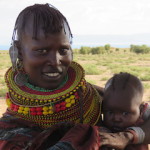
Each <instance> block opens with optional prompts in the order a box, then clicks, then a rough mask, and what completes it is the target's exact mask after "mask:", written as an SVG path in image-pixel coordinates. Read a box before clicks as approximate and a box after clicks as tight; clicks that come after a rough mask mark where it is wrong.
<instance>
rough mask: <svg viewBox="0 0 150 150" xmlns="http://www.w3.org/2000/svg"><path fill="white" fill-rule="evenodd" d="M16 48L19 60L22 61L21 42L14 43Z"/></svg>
mask: <svg viewBox="0 0 150 150" xmlns="http://www.w3.org/2000/svg"><path fill="white" fill-rule="evenodd" d="M14 47H15V48H16V49H17V50H18V59H19V60H22V59H23V57H22V50H21V45H20V43H19V41H14Z"/></svg>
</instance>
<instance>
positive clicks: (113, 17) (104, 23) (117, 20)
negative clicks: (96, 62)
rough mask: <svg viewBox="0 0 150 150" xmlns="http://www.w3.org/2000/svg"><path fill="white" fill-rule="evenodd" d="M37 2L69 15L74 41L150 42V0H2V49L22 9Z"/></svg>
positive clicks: (92, 42)
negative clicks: (52, 6)
mask: <svg viewBox="0 0 150 150" xmlns="http://www.w3.org/2000/svg"><path fill="white" fill-rule="evenodd" d="M35 3H50V4H52V5H54V6H55V7H56V8H58V9H59V10H60V11H61V12H62V13H63V14H64V16H66V18H67V20H68V22H69V24H70V27H71V30H72V33H73V35H74V45H82V44H83V45H92V44H93V45H96V44H105V43H110V44H112V45H115V44H116V45H122V46H123V45H126V46H127V45H130V44H147V45H150V0H0V49H1V48H2V47H4V46H5V48H6V47H8V46H9V45H10V43H11V37H12V32H13V28H14V24H15V20H16V18H17V16H18V14H19V13H20V11H21V10H23V9H24V8H25V7H27V6H29V5H33V4H35ZM83 37H84V38H83ZM80 38H81V39H80Z"/></svg>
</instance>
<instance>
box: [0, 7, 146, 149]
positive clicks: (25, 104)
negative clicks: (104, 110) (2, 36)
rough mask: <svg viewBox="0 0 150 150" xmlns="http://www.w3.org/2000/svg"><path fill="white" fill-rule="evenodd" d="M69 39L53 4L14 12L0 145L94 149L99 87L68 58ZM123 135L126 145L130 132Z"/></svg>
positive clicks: (3, 146)
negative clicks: (5, 105) (5, 104)
mask: <svg viewBox="0 0 150 150" xmlns="http://www.w3.org/2000/svg"><path fill="white" fill-rule="evenodd" d="M71 41H72V33H71V30H70V27H69V25H68V22H67V20H66V18H65V17H64V16H63V15H62V14H61V13H60V12H59V11H58V10H57V9H56V8H54V7H53V6H51V5H48V4H46V5H42V4H36V5H33V6H30V7H27V8H25V9H24V10H23V11H22V12H21V13H20V14H19V16H18V18H17V20H16V24H15V28H14V34H13V38H12V46H11V48H10V57H11V61H12V67H11V68H10V69H8V71H7V72H6V75H5V80H6V84H7V86H8V93H7V95H6V102H7V105H8V109H7V111H6V113H5V114H4V115H3V117H2V118H1V120H0V149H2V150H5V149H7V150H9V149H27V150H29V149H30V150H38V149H39V150H41V149H43V150H46V149H47V150H48V149H49V150H51V149H57V148H58V149H59V148H61V149H69V150H72V149H86V150H88V149H89V150H90V149H95V150H96V149H99V146H100V142H99V135H98V134H99V128H98V127H96V126H91V125H96V124H97V123H98V121H99V119H100V115H101V112H100V111H101V99H102V98H101V96H100V95H99V93H101V91H100V88H99V87H96V86H93V85H91V84H89V83H87V82H86V80H85V79H84V70H83V69H82V67H81V66H80V65H79V64H77V63H75V62H73V61H72V59H73V58H72V57H73V56H72V55H73V54H72V50H71ZM96 89H97V90H98V91H99V93H98V92H97V90H96ZM66 122H72V123H66ZM60 123H61V124H60ZM74 123H76V125H74ZM78 123H83V124H87V125H83V124H78ZM146 128H147V127H146ZM124 134H125V133H123V135H122V136H121V138H122V137H123V136H124ZM77 135H78V136H77ZM126 135H129V137H130V138H128V137H127V138H126V144H128V143H129V141H130V140H132V138H133V135H132V134H131V133H130V132H127V133H126ZM87 137H88V138H87ZM121 138H119V139H121ZM37 143H38V144H37ZM104 144H107V143H105V141H104ZM102 145H103V143H102Z"/></svg>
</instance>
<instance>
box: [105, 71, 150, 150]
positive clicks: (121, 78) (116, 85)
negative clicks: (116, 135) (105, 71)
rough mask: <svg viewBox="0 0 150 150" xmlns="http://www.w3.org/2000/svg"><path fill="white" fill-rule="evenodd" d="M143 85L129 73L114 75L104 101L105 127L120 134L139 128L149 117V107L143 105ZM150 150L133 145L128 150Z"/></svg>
mask: <svg viewBox="0 0 150 150" xmlns="http://www.w3.org/2000/svg"><path fill="white" fill-rule="evenodd" d="M143 91H144V90H143V85H142V83H141V81H140V80H139V79H138V78H137V77H135V76H134V75H131V74H129V73H119V74H116V75H114V76H113V77H112V78H111V79H109V80H108V82H107V83H106V85H105V89H104V100H103V125H104V126H105V127H107V128H108V129H109V130H110V131H111V132H120V131H123V130H126V129H127V128H128V127H131V126H139V125H140V124H142V122H143V121H144V120H145V119H146V118H147V117H148V116H145V115H144V114H146V113H144V112H145V111H146V109H147V107H149V106H148V105H147V104H144V103H142V98H143ZM131 149H134V150H148V146H147V145H131V146H128V147H127V148H126V150H131Z"/></svg>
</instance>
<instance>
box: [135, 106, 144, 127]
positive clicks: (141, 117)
mask: <svg viewBox="0 0 150 150" xmlns="http://www.w3.org/2000/svg"><path fill="white" fill-rule="evenodd" d="M139 109H140V116H139V118H138V120H137V121H136V125H140V124H142V123H143V122H144V120H143V114H144V110H145V106H144V104H141V105H140V106H139Z"/></svg>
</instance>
